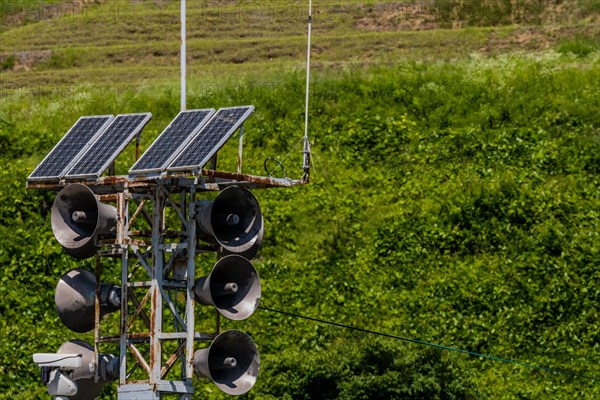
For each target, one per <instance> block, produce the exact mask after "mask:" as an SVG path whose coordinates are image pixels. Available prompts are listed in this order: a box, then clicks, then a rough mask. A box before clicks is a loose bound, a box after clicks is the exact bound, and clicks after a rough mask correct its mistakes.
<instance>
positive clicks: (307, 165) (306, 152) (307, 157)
mask: <svg viewBox="0 0 600 400" xmlns="http://www.w3.org/2000/svg"><path fill="white" fill-rule="evenodd" d="M311 33H312V0H309V1H308V51H307V57H306V109H305V110H304V165H303V166H302V168H303V170H304V175H303V176H302V180H303V181H304V182H307V183H308V179H309V176H310V142H309V141H308V102H309V93H310V92H309V91H310V50H311Z"/></svg>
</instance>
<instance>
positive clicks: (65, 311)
mask: <svg viewBox="0 0 600 400" xmlns="http://www.w3.org/2000/svg"><path fill="white" fill-rule="evenodd" d="M54 303H55V305H56V312H57V313H58V316H59V317H60V319H61V320H62V322H63V323H64V324H65V326H66V327H67V328H69V329H70V330H72V331H74V332H79V333H82V332H89V331H91V330H92V329H94V324H95V320H96V318H95V316H96V276H95V275H94V274H92V273H91V272H89V271H86V270H85V269H81V268H76V269H72V270H71V271H69V272H67V273H66V274H64V275H63V276H62V277H61V278H60V279H59V280H58V284H57V285H56V291H55V292H54ZM120 307H121V288H120V287H118V286H113V285H110V284H106V283H101V284H100V317H103V316H104V315H106V314H108V313H111V312H114V311H117V310H119V309H120Z"/></svg>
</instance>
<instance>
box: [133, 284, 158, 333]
mask: <svg viewBox="0 0 600 400" xmlns="http://www.w3.org/2000/svg"><path fill="white" fill-rule="evenodd" d="M151 293H152V292H151V291H150V290H148V291H147V292H146V295H145V296H144V298H143V299H142V301H141V302H140V301H138V299H137V297H136V296H135V294H134V293H133V291H130V292H129V299H130V300H131V302H132V303H133V305H134V306H135V307H136V309H135V313H133V316H132V317H131V319H130V321H129V324H128V325H127V330H128V331H129V330H130V329H131V326H132V325H133V322H134V321H135V320H136V319H137V317H138V316H139V315H140V314H141V315H142V320H144V324H145V325H146V326H147V327H148V329H150V330H151V331H152V324H151V323H150V319H149V318H148V315H146V312H145V311H144V309H143V307H144V305H145V304H146V302H147V301H148V299H149V298H150V294H151Z"/></svg>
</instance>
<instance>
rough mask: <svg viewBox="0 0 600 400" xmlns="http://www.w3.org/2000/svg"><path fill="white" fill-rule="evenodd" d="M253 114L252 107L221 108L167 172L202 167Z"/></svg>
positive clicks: (170, 165)
mask: <svg viewBox="0 0 600 400" xmlns="http://www.w3.org/2000/svg"><path fill="white" fill-rule="evenodd" d="M253 112H254V107H253V106H243V107H229V108H221V109H220V110H219V111H217V113H216V114H215V115H214V116H213V117H212V118H211V120H210V121H209V122H208V123H207V124H206V125H205V126H204V128H202V129H201V130H200V132H198V134H197V135H196V136H194V138H193V139H192V140H191V141H190V143H189V144H188V145H187V147H185V148H184V149H183V151H182V152H181V153H180V154H179V155H178V156H177V158H175V160H173V161H172V162H171V164H169V167H168V168H167V170H168V171H182V170H198V169H201V168H202V167H204V166H205V165H206V164H207V163H208V162H209V161H210V159H211V158H212V157H213V156H214V154H215V153H216V152H217V151H219V149H220V148H221V146H223V145H224V144H225V142H226V141H227V140H228V139H229V138H230V137H231V135H233V133H234V132H235V131H236V130H237V129H238V128H239V127H240V126H241V125H242V124H243V123H244V121H245V120H246V119H247V118H248V117H249V116H250V114H252V113H253Z"/></svg>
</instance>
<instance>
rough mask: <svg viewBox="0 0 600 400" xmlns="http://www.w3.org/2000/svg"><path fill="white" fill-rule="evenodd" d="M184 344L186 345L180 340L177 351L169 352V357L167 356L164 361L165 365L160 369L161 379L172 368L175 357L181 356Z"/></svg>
mask: <svg viewBox="0 0 600 400" xmlns="http://www.w3.org/2000/svg"><path fill="white" fill-rule="evenodd" d="M185 346H186V343H185V342H182V343H181V344H180V345H179V347H177V351H176V352H175V353H173V354H171V357H169V359H168V360H167V362H166V363H165V366H164V367H162V369H161V371H160V378H161V379H164V378H165V376H167V374H168V373H169V371H171V368H173V365H174V364H175V361H177V359H178V358H179V357H180V356H181V353H183V350H185Z"/></svg>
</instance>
